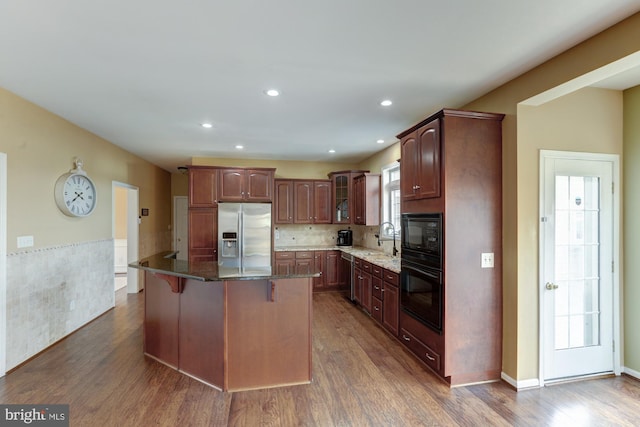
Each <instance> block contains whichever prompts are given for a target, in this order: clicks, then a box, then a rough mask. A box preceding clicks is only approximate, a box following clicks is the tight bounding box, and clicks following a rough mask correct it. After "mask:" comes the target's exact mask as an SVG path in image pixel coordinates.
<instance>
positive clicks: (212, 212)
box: [189, 208, 218, 262]
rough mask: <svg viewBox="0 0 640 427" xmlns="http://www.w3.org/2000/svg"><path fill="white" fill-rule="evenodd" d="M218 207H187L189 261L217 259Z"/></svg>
mask: <svg viewBox="0 0 640 427" xmlns="http://www.w3.org/2000/svg"><path fill="white" fill-rule="evenodd" d="M217 223H218V208H193V209H189V261H191V262H198V261H217V260H218V229H217Z"/></svg>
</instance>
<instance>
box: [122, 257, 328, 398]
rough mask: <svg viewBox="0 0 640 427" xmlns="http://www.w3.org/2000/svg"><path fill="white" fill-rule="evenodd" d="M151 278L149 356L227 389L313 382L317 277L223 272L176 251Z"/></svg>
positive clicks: (150, 271)
mask: <svg viewBox="0 0 640 427" xmlns="http://www.w3.org/2000/svg"><path fill="white" fill-rule="evenodd" d="M129 266H130V267H133V268H138V269H142V270H144V272H145V291H144V294H145V314H144V353H145V354H146V355H147V356H149V357H152V358H154V359H156V360H158V361H160V362H162V363H164V364H166V365H168V366H170V367H172V368H174V369H176V370H178V371H180V372H182V373H184V374H186V375H188V376H190V377H193V378H195V379H197V380H199V381H202V382H204V383H206V384H208V385H211V386H213V387H216V388H218V389H220V390H223V391H237V390H249V389H259V388H268V387H277V386H285V385H294V384H307V383H309V382H311V321H312V309H311V302H312V300H311V297H312V278H313V277H315V276H317V275H315V274H302V275H287V276H283V275H272V274H271V272H270V271H265V270H262V271H260V270H257V271H253V272H247V271H245V273H244V274H238V273H237V272H232V271H224V270H220V269H219V268H218V264H217V263H215V262H198V263H189V262H188V261H182V260H177V259H175V257H173V256H172V254H171V253H168V252H167V253H161V254H157V255H154V256H151V257H148V258H144V259H142V260H139V261H137V262H134V263H132V264H129Z"/></svg>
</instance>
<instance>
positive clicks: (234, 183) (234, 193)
mask: <svg viewBox="0 0 640 427" xmlns="http://www.w3.org/2000/svg"><path fill="white" fill-rule="evenodd" d="M244 173H245V170H244V169H220V184H219V187H218V193H219V195H220V201H222V202H242V201H244Z"/></svg>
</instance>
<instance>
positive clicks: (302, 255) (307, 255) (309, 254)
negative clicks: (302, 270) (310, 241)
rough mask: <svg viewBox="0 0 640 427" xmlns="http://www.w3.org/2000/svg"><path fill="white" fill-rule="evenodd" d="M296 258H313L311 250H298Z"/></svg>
mask: <svg viewBox="0 0 640 427" xmlns="http://www.w3.org/2000/svg"><path fill="white" fill-rule="evenodd" d="M296 259H313V251H298V252H296Z"/></svg>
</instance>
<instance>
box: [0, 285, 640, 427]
mask: <svg viewBox="0 0 640 427" xmlns="http://www.w3.org/2000/svg"><path fill="white" fill-rule="evenodd" d="M116 301H117V302H116V308H115V309H114V310H111V311H110V312H108V313H107V314H105V315H104V316H102V317H100V318H99V319H97V320H95V321H94V322H92V323H90V324H89V325H87V326H86V327H84V328H83V329H81V330H80V331H78V332H76V333H75V334H73V335H71V336H70V337H68V338H67V339H65V340H63V341H61V342H60V343H58V344H57V345H55V346H54V347H52V348H51V349H49V350H47V351H46V352H44V353H43V354H41V355H40V356H38V357H37V358H35V359H33V360H31V361H30V362H28V363H26V364H25V365H23V366H21V367H20V368H18V369H16V370H15V371H13V372H12V373H10V374H8V375H7V376H5V377H4V378H1V379H0V402H2V403H21V404H41V403H44V404H55V403H67V404H69V405H70V420H71V426H150V425H156V426H178V425H179V426H226V425H231V426H259V425H260V426H262V425H264V426H299V425H309V426H401V425H402V426H455V425H461V426H488V425H491V426H494V425H495V426H512V425H516V426H542V425H544V426H547V425H554V426H555V425H557V426H567V425H570V426H583V425H584V426H586V425H589V426H602V425H616V426H623V425H629V426H632V425H638V423H639V421H638V420H640V382H639V381H636V380H634V379H632V378H629V377H625V376H622V377H617V378H615V377H611V378H605V379H598V380H589V381H580V382H574V383H567V384H561V385H555V386H552V387H545V388H542V389H535V390H528V391H521V392H519V393H517V392H515V391H514V390H513V389H511V388H510V387H509V386H507V385H506V384H504V383H493V384H483V385H476V386H470V387H464V388H456V389H449V388H448V387H447V386H446V385H444V384H443V383H442V382H441V381H439V380H438V379H437V378H436V377H434V376H433V375H432V374H431V373H430V372H429V371H427V370H426V368H424V367H423V366H422V365H420V364H419V363H418V362H417V361H416V360H415V359H414V358H413V357H412V356H411V355H410V354H409V353H408V352H407V351H405V350H404V349H403V347H402V346H401V345H400V344H399V343H397V342H396V341H395V340H393V339H392V338H390V337H389V336H388V335H387V334H386V333H385V332H384V331H383V330H382V329H381V328H379V327H378V326H376V325H375V324H374V322H373V321H372V320H371V319H370V318H368V317H367V316H366V315H365V314H363V313H362V312H360V311H359V310H358V309H356V308H355V307H354V306H352V305H351V304H350V303H348V302H347V301H346V300H345V299H344V298H342V297H341V296H340V295H338V294H331V293H325V294H316V295H315V296H314V327H313V334H314V337H313V341H314V344H313V358H314V360H313V368H314V380H313V383H312V384H310V385H302V386H294V387H283V388H274V389H268V390H259V391H249V392H236V393H222V392H219V391H217V390H214V389H212V388H210V387H208V386H205V385H203V384H201V383H199V382H198V381H196V380H193V379H191V378H188V377H186V376H184V375H182V374H180V373H178V372H175V371H173V370H172V369H170V368H167V367H165V366H163V365H161V364H160V363H158V362H155V361H153V360H151V359H149V358H145V357H144V356H143V355H142V326H141V323H142V313H143V304H142V301H143V296H142V294H138V295H127V294H126V293H125V290H124V289H123V290H121V291H118V293H117V297H116Z"/></svg>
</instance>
